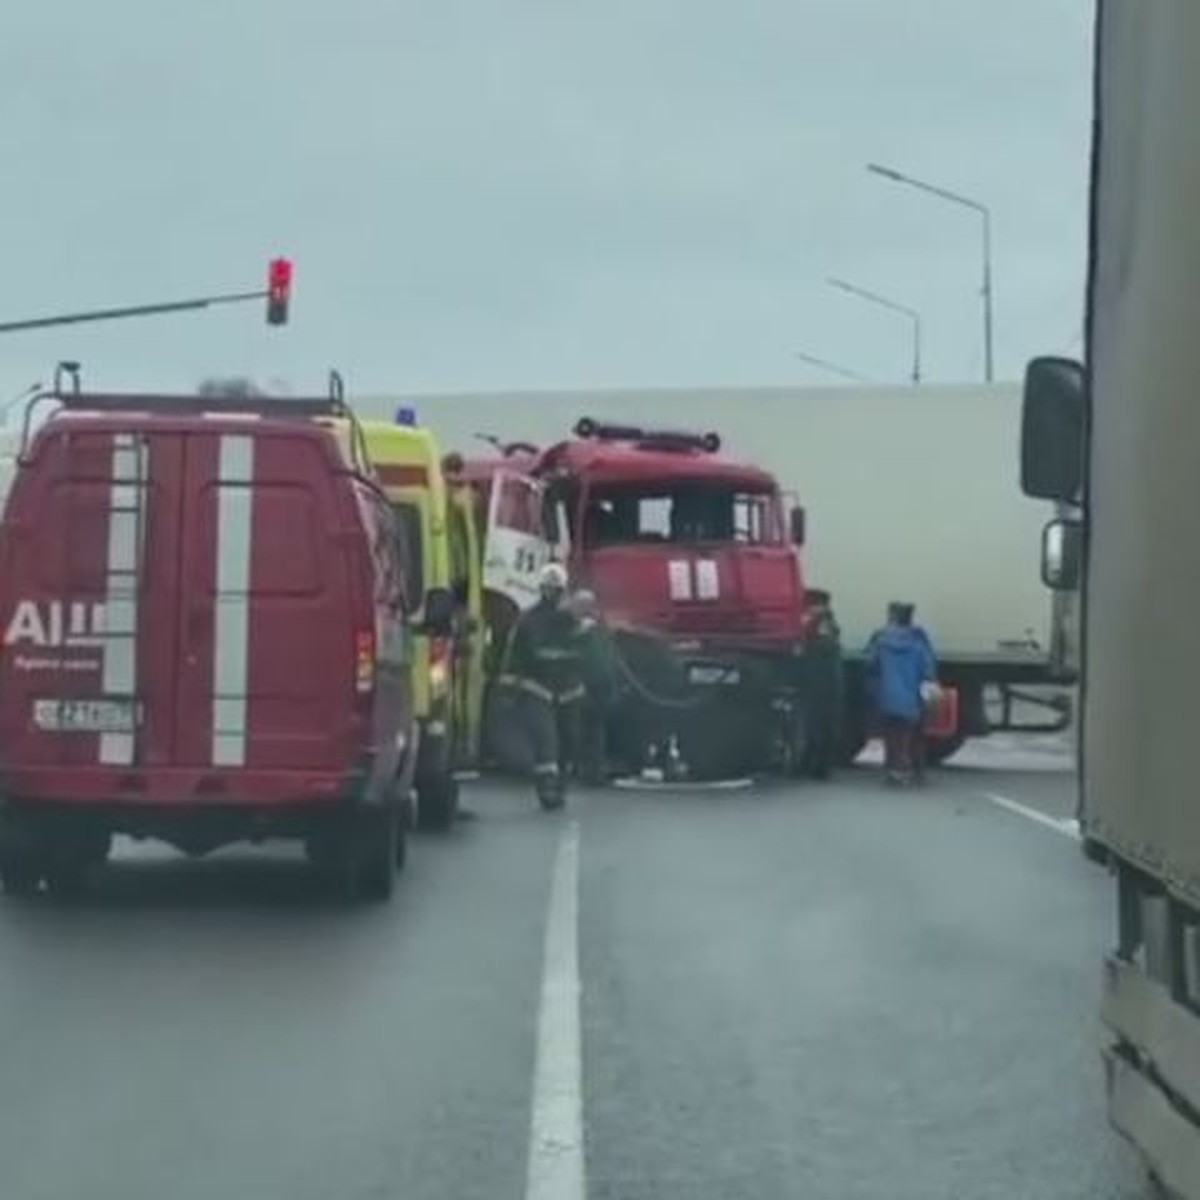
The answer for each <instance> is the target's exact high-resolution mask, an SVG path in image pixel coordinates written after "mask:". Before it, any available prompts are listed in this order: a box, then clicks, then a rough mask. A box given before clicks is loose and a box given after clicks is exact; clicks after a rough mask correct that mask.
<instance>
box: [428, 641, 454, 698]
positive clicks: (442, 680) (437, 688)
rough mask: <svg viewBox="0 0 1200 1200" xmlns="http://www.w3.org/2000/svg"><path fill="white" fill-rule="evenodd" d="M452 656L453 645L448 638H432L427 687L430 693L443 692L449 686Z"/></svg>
mask: <svg viewBox="0 0 1200 1200" xmlns="http://www.w3.org/2000/svg"><path fill="white" fill-rule="evenodd" d="M453 654H454V645H453V643H452V642H451V641H450V639H449V638H444V637H439V638H434V639H433V640H432V641H431V642H430V643H429V686H430V690H431V691H434V692H441V691H444V690H445V689H446V686H447V685H448V684H449V682H450V665H451V659H452V657H453Z"/></svg>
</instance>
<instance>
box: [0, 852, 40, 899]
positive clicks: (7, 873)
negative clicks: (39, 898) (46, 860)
mask: <svg viewBox="0 0 1200 1200" xmlns="http://www.w3.org/2000/svg"><path fill="white" fill-rule="evenodd" d="M41 882H42V866H41V864H40V863H37V862H35V861H33V859H25V858H14V859H10V860H9V861H8V862H6V863H2V864H0V885H2V886H3V887H4V891H5V893H6V894H7V895H9V896H16V897H18V898H20V897H27V896H33V895H35V894H36V893H37V890H38V887H39V885H40V884H41Z"/></svg>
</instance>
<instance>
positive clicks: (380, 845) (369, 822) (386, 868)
mask: <svg viewBox="0 0 1200 1200" xmlns="http://www.w3.org/2000/svg"><path fill="white" fill-rule="evenodd" d="M358 824H359V830H358V833H359V836H358V837H357V838H355V839H354V841H356V842H357V843H358V846H357V850H358V861H357V863H356V869H355V873H356V874H357V880H356V883H357V887H356V891H357V893H358V897H359V898H361V899H363V900H368V901H370V902H371V903H373V904H385V903H386V902H387V901H388V900H390V899H391V898H392V895H393V893H394V892H395V890H396V858H397V855H398V853H399V851H398V849H397V843H398V841H399V839H400V815H399V813H398V812H397V811H396V809H395V808H393V807H391V806H390V805H389V806H388V807H387V808H385V809H383V810H381V811H380V812H372V813H363V814H361V817H360V819H359V822H358Z"/></svg>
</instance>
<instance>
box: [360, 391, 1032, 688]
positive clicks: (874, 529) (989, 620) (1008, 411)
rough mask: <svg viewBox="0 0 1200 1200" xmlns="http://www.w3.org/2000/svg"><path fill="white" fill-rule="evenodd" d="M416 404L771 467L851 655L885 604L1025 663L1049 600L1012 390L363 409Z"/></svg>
mask: <svg viewBox="0 0 1200 1200" xmlns="http://www.w3.org/2000/svg"><path fill="white" fill-rule="evenodd" d="M399 403H404V404H409V405H411V406H413V407H415V408H416V409H417V411H418V412H419V414H420V417H421V419H422V420H423V421H426V422H428V423H429V424H430V425H432V426H433V428H434V429H436V430H437V433H438V437H439V439H440V440H441V442H442V444H443V445H444V446H446V447H448V448H455V449H459V450H461V451H463V452H464V453H471V452H472V450H473V448H482V447H481V444H480V443H479V442H478V440H477V438H476V436H475V435H476V433H492V434H496V435H498V436H499V437H501V438H502V439H504V440H506V441H507V440H510V439H511V440H517V439H521V440H528V441H533V442H536V443H539V444H541V445H548V444H551V443H553V442H556V441H559V440H561V439H562V438H564V437H566V436H568V433H569V431H570V429H571V427H572V426H573V425H574V424H575V422H576V421H577V420H578V419H579V418H580V417H582V416H585V415H586V416H593V417H597V418H603V419H605V420H609V421H614V422H629V423H633V424H637V425H641V426H642V427H648V428H675V429H687V430H698V431H706V430H710V429H711V430H715V431H716V432H718V433H720V435H721V437H722V439H723V443H724V449H726V450H727V451H728V452H729V454H731V455H732V456H734V457H736V458H741V459H744V460H746V461H749V462H753V463H755V464H757V465H760V466H762V467H764V468H766V469H767V470H768V471H770V472H772V473H773V474H774V475H775V476H776V477H777V478H778V479H779V481H780V485H781V486H782V487H784V488H786V489H789V490H791V491H793V492H795V494H796V497H797V499H798V500H799V502H800V503H801V504H803V505H804V506H805V509H806V510H807V514H808V528H809V536H808V544H807V546H806V547H805V562H806V568H807V573H808V576H809V579H810V581H811V584H812V585H813V586H815V587H822V588H826V589H828V590H830V591H832V592H833V595H834V604H835V608H836V611H837V615H838V620H839V622H840V623H841V626H842V631H843V637H844V639H845V642H846V645H847V647H848V648H851V649H854V648H858V647H861V646H862V645H863V644H864V643H865V642H866V639H867V637H868V636H869V635H870V633H871V631H872V630H873V629H874V628H876V626H878V625H879V623H880V622H881V620H882V618H883V611H884V606H885V605H886V603H887V601H888V600H891V599H911V600H913V601H915V602H916V603H917V605H918V606H919V608H920V616H921V619H922V620H923V621H925V622H926V623H928V625H929V627H930V629H931V631H932V632H933V633H934V635H935V637H936V639H937V641H938V648H939V651H940V652H941V653H942V655H943V657H947V658H957V659H960V660H962V661H966V662H971V661H979V662H981V663H982V662H991V663H998V664H1001V665H1004V666H1009V665H1011V666H1013V667H1016V668H1018V669H1019V668H1022V667H1029V668H1031V669H1033V670H1036V669H1037V668H1038V667H1039V666H1043V665H1044V664H1045V662H1046V660H1047V657H1048V654H1049V649H1050V646H1051V643H1052V637H1053V631H1052V607H1053V601H1052V599H1051V597H1050V596H1049V594H1048V593H1047V591H1046V589H1045V588H1044V587H1043V586H1042V584H1041V582H1040V580H1039V578H1038V573H1037V562H1038V555H1039V546H1040V536H1041V529H1042V526H1043V525H1044V524H1045V522H1046V521H1047V520H1048V519H1049V518H1050V517H1051V516H1052V515H1053V514H1052V511H1051V509H1050V506H1049V505H1046V504H1044V503H1041V502H1038V501H1034V500H1029V499H1027V498H1026V497H1024V496H1021V495H1020V494H1018V493H1016V491H1015V489H1014V488H1013V482H1012V462H1013V456H1014V455H1015V453H1016V448H1017V446H1018V444H1019V437H1020V390H1019V388H1018V387H1016V386H1015V385H1009V384H996V385H992V386H990V387H989V386H984V385H973V386H972V385H964V386H922V387H900V386H897V387H877V388H857V387H834V388H751V389H734V388H728V389H718V388H709V389H697V390H674V389H649V390H625V391H578V392H511V393H493V394H487V393H470V394H459V395H450V394H435V395H417V396H407V397H403V398H401V397H388V398H383V397H379V398H374V399H370V398H368V399H365V400H360V401H358V406H359V408H360V410H361V411H362V412H364V413H368V412H369V413H371V414H372V415H374V414H375V413H376V412H378V413H379V414H381V415H382V414H388V413H391V412H392V411H394V410H395V408H396V405H397V404H399Z"/></svg>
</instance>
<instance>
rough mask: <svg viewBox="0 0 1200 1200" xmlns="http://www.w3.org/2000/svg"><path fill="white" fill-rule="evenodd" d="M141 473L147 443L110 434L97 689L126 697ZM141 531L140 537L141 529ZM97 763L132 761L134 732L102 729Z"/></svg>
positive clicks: (133, 671) (130, 681)
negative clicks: (106, 527) (109, 473)
mask: <svg viewBox="0 0 1200 1200" xmlns="http://www.w3.org/2000/svg"><path fill="white" fill-rule="evenodd" d="M145 475H146V471H145V446H144V445H143V444H142V443H141V442H140V440H139V439H138V438H137V437H136V436H134V435H133V434H127V433H117V434H113V438H112V467H111V478H112V483H111V484H110V485H109V489H108V508H109V512H108V558H107V561H106V564H105V569H106V576H105V583H104V630H103V633H104V635H105V637H104V641H103V642H102V643H101V644H102V646H103V649H102V650H101V651H100V654H101V662H102V666H101V683H100V688H101V691H102V692H103V693H104V695H106V696H119V697H122V698H124V699H128V700H135V698H136V692H137V627H138V625H137V621H138V614H137V607H138V575H139V566H140V564H141V557H142V555H141V547H140V546H139V545H138V533H139V524H143V525H144V522H141V523H139V521H138V509H139V508H140V507H142V508H144V505H145V502H146V492H145V490H144V488H145V485H144V483H143V480H144V479H145ZM142 515H143V517H144V515H145V513H144V511H143V513H142ZM141 532H142V533H143V535H144V532H145V531H144V529H142V531H141ZM100 761H101V762H102V763H109V764H121V765H124V766H128V765H129V764H130V763H132V762H133V734H131V733H102V734H101V735H100Z"/></svg>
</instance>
